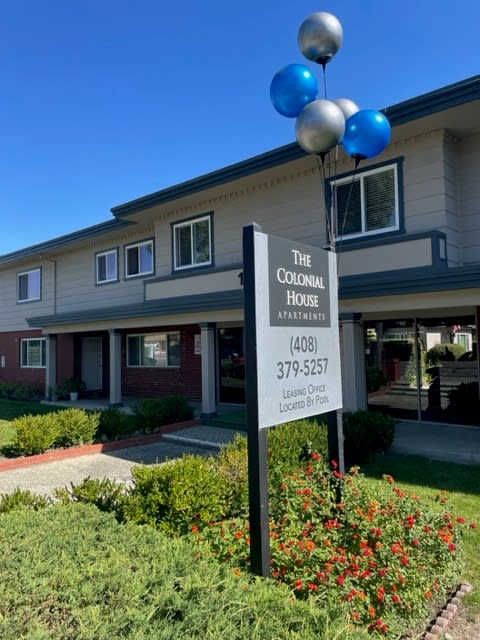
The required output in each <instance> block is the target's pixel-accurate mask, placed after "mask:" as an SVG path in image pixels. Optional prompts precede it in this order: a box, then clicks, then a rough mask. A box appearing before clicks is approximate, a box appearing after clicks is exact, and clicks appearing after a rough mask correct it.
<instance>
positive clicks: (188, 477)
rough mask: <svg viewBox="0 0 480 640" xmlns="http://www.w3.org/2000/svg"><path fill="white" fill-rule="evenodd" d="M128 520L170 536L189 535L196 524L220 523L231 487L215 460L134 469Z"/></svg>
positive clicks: (187, 457) (196, 458)
mask: <svg viewBox="0 0 480 640" xmlns="http://www.w3.org/2000/svg"><path fill="white" fill-rule="evenodd" d="M132 476H133V487H132V489H131V492H130V496H129V500H128V503H127V506H126V512H127V518H128V519H129V520H131V521H133V522H135V523H137V524H151V525H154V526H156V527H158V528H159V529H162V530H163V531H166V532H168V533H170V534H180V535H182V534H185V533H187V532H188V531H189V530H190V528H191V527H192V526H193V525H194V524H199V523H205V522H210V521H211V520H219V519H222V518H223V517H225V514H226V512H227V496H228V486H227V483H226V480H225V478H224V477H223V476H222V475H221V474H220V473H219V472H218V470H217V468H216V465H215V460H214V459H213V458H211V457H208V458H204V457H202V456H193V455H184V456H183V457H182V458H180V459H178V460H172V461H170V462H167V463H164V464H161V465H155V466H149V467H147V466H136V467H133V468H132Z"/></svg>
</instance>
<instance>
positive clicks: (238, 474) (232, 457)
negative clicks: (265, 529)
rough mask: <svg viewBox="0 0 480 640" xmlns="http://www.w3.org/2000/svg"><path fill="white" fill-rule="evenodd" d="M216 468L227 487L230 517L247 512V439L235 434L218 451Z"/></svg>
mask: <svg viewBox="0 0 480 640" xmlns="http://www.w3.org/2000/svg"><path fill="white" fill-rule="evenodd" d="M216 467H217V469H218V472H219V473H220V475H221V476H222V477H223V478H224V479H225V481H226V485H227V503H228V511H229V514H230V515H232V516H235V515H241V514H242V513H247V511H248V450H247V438H246V437H245V436H243V435H241V434H239V433H237V434H236V435H235V437H234V439H233V440H232V441H231V442H229V443H228V444H226V445H223V446H222V447H221V449H220V453H219V454H218V457H217V459H216Z"/></svg>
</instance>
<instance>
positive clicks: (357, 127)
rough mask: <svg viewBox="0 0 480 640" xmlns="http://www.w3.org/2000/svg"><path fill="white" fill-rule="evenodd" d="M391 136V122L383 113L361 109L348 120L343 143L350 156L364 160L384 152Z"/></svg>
mask: <svg viewBox="0 0 480 640" xmlns="http://www.w3.org/2000/svg"><path fill="white" fill-rule="evenodd" d="M390 136H391V128H390V123H389V121H388V120H387V118H386V117H385V116H384V115H383V113H381V112H380V111H374V110H373V109H361V110H360V111H357V112H356V113H354V114H353V115H352V116H350V118H348V120H347V121H346V123H345V133H344V134H343V140H342V145H343V147H344V149H345V151H346V152H347V153H348V155H349V156H351V157H352V158H355V159H356V160H363V159H364V158H373V156H376V155H378V154H379V153H382V151H383V150H384V149H385V147H386V146H387V145H388V143H389V142H390Z"/></svg>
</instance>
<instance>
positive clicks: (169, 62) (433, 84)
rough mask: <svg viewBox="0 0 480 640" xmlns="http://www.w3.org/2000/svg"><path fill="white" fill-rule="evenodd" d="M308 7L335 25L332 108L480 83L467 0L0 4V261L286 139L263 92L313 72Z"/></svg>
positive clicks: (38, 0) (479, 13)
mask: <svg viewBox="0 0 480 640" xmlns="http://www.w3.org/2000/svg"><path fill="white" fill-rule="evenodd" d="M315 11H328V12H330V13H333V14H334V15H336V16H337V17H338V18H339V20H340V21H341V23H342V25H343V30H344V43H343V47H342V49H341V50H340V51H339V53H338V54H337V56H336V57H335V58H334V60H333V61H332V62H331V64H329V65H328V66H327V83H328V97H329V98H332V99H333V98H338V97H348V98H351V99H352V100H354V101H355V102H357V104H358V105H359V106H360V107H361V108H373V109H380V108H383V107H385V106H390V105H392V104H396V103H398V102H401V101H403V100H406V99H408V98H411V97H414V96H417V95H419V94H422V93H425V92H427V91H431V90H433V89H437V88H439V87H442V86H444V85H447V84H450V83H452V82H457V81H459V80H462V79H465V78H467V77H470V76H473V75H475V74H477V73H479V72H480V65H479V60H480V44H479V41H480V37H479V25H480V3H478V2H477V0H457V1H456V2H455V3H452V2H451V1H450V0H448V1H447V0H416V1H413V0H404V1H403V2H393V1H391V0H336V1H335V2H331V1H325V2H310V1H308V0H296V1H295V2H292V1H287V0H242V2H235V3H234V2H230V1H229V0H221V1H220V0H218V1H217V0H204V1H203V2H198V1H193V0H184V1H183V2H160V1H159V0H135V2H131V0H130V1H128V2H127V1H125V0H115V1H113V0H2V1H1V2H0V255H1V254H5V253H8V252H10V251H14V250H16V249H20V248H22V247H25V246H29V245H32V244H35V243H37V242H43V241H44V240H49V239H51V238H54V237H57V236H59V235H63V234H65V233H69V232H71V231H75V230H78V229H81V228H83V227H87V226H90V225H93V224H97V223H100V222H104V221H106V220H108V219H109V218H110V217H111V213H110V208H111V207H113V206H116V205H119V204H122V203H124V202H127V201H128V200H131V199H134V198H138V197H141V196H143V195H146V194H148V193H152V192H154V191H157V190H159V189H163V188H165V187H168V186H171V185H174V184H178V183H180V182H183V181H184V180H188V179H190V178H194V177H197V176H200V175H202V174H205V173H208V172H210V171H213V170H215V169H220V168H221V167H224V166H226V165H228V164H233V163H235V162H239V161H241V160H244V159H246V158H249V157H251V156H254V155H257V154H260V153H264V152H266V151H269V150H271V149H274V148H276V147H278V146H281V145H283V144H287V143H289V142H293V141H294V140H295V136H294V123H295V121H294V120H292V119H288V118H284V117H282V116H280V115H279V114H278V113H277V112H276V111H274V109H273V107H272V106H271V103H270V98H269V88H270V82H271V79H272V77H273V75H274V74H275V73H276V71H278V70H279V69H280V68H282V67H283V66H285V65H286V64H289V63H295V62H297V63H304V64H307V65H309V66H310V67H311V68H312V70H313V69H315V65H313V63H310V62H308V61H307V60H305V59H304V58H303V56H302V54H301V53H300V51H299V50H298V47H297V33H298V29H299V27H300V24H301V23H302V22H303V20H304V19H305V18H306V17H307V16H309V15H310V14H311V13H313V12H315ZM320 97H323V96H320Z"/></svg>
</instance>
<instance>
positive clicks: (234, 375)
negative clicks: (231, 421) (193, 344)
mask: <svg viewBox="0 0 480 640" xmlns="http://www.w3.org/2000/svg"><path fill="white" fill-rule="evenodd" d="M218 354H219V363H218V364H219V377H220V388H219V400H220V402H226V403H233V404H245V356H244V338H243V327H229V328H228V329H219V330H218Z"/></svg>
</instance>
